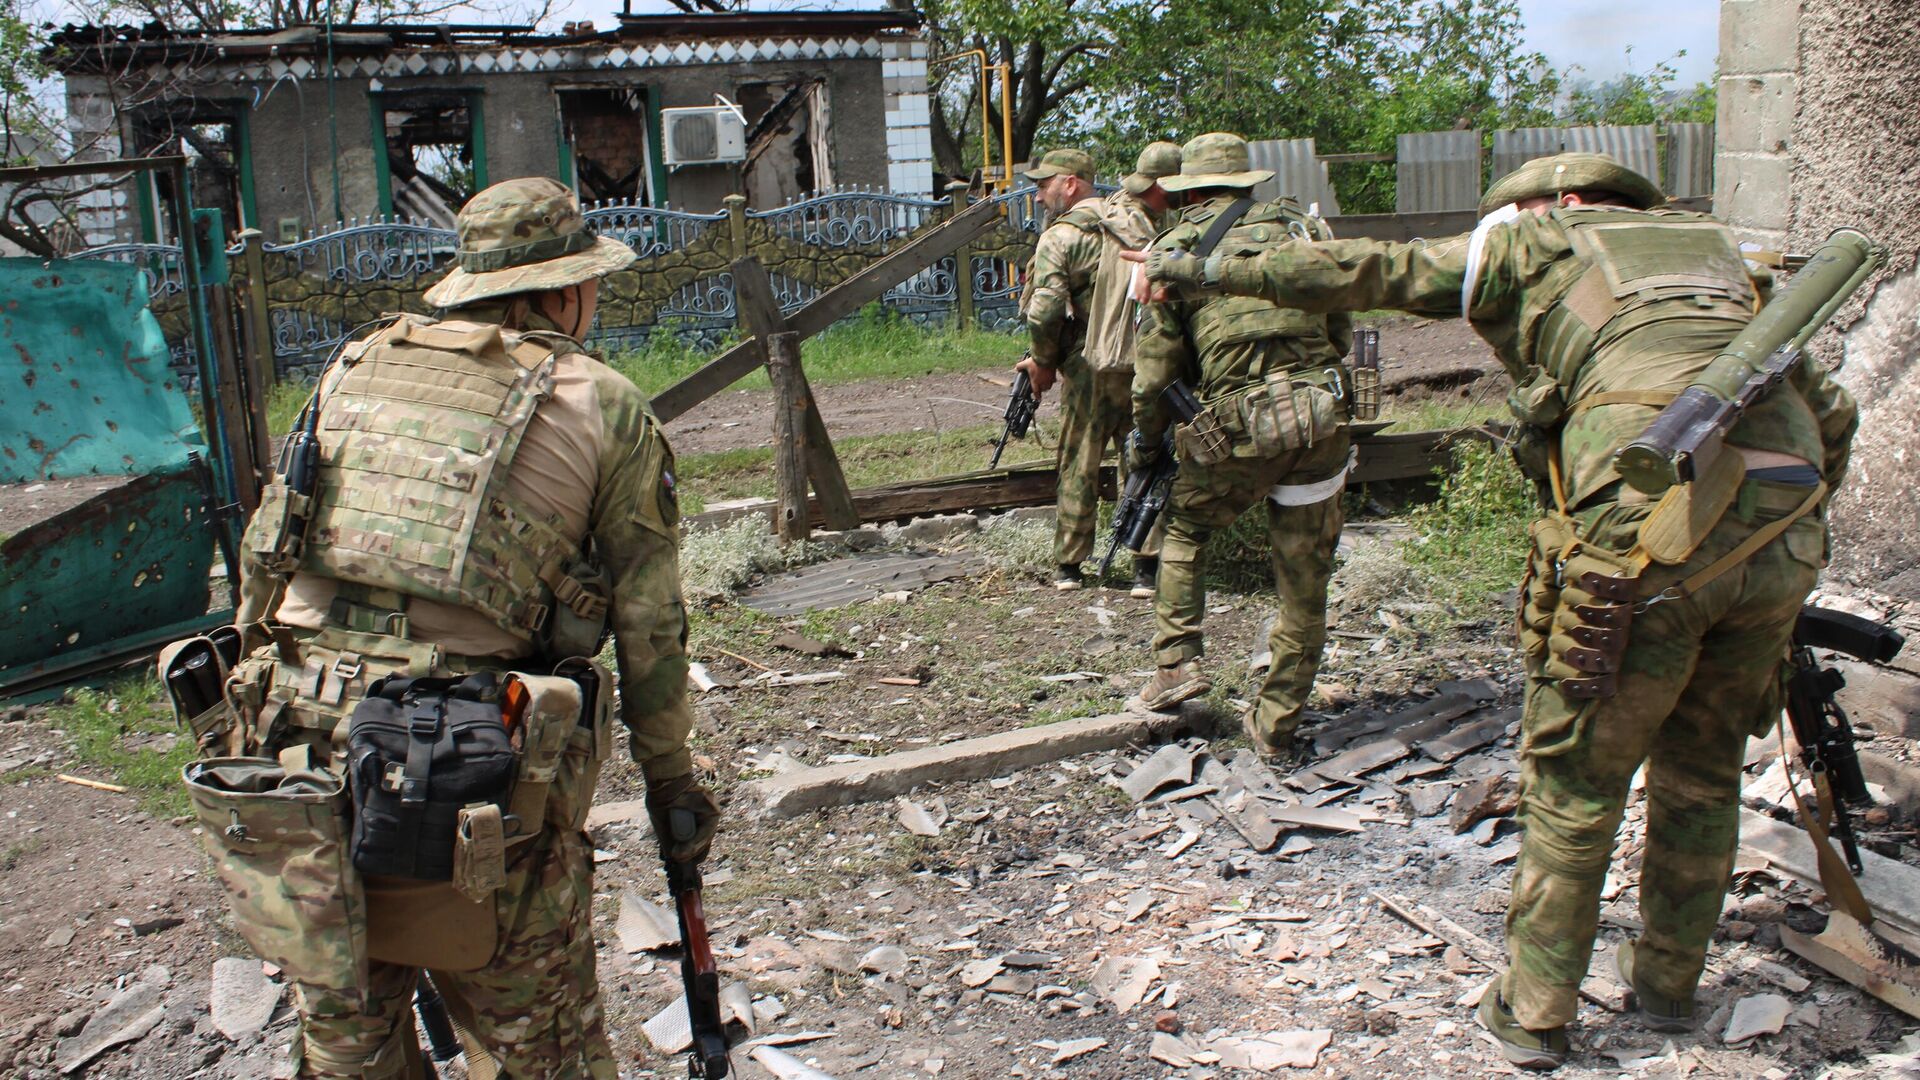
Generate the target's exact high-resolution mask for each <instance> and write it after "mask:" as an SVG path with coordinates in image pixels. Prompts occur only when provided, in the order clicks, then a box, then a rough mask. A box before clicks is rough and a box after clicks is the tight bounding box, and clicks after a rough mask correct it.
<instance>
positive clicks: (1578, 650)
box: [1541, 544, 1645, 698]
mask: <svg viewBox="0 0 1920 1080" xmlns="http://www.w3.org/2000/svg"><path fill="white" fill-rule="evenodd" d="M1644 568H1645V563H1644V562H1642V561H1640V560H1636V559H1633V558H1630V557H1628V556H1625V555H1617V554H1614V553H1613V552H1610V551H1607V550H1605V549H1603V548H1597V547H1589V546H1587V545H1584V544H1575V545H1574V546H1573V548H1572V549H1571V550H1570V551H1568V552H1567V554H1566V555H1565V556H1563V557H1562V558H1561V560H1560V561H1559V563H1558V564H1557V566H1556V567H1555V569H1556V570H1557V571H1558V574H1557V583H1558V585H1559V589H1560V595H1559V597H1558V602H1557V603H1556V604H1555V606H1554V612H1553V620H1552V623H1551V624H1550V625H1551V631H1550V633H1549V635H1548V638H1547V652H1546V657H1545V660H1544V662H1543V663H1542V665H1541V673H1542V674H1543V675H1545V676H1546V677H1548V678H1550V679H1558V680H1560V692H1561V693H1562V694H1563V695H1565V696H1566V697H1568V698H1607V697H1612V696H1613V694H1614V692H1615V690H1616V689H1617V685H1616V680H1615V678H1614V676H1615V675H1616V674H1617V673H1618V672H1619V670H1620V661H1621V658H1622V657H1624V656H1625V655H1626V651H1627V632H1628V629H1629V628H1630V627H1631V626H1632V625H1633V610H1634V603H1635V602H1636V601H1637V600H1638V599H1639V597H1638V587H1639V577H1640V572H1641V570H1643V569H1644Z"/></svg>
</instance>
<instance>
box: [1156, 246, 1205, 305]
mask: <svg viewBox="0 0 1920 1080" xmlns="http://www.w3.org/2000/svg"><path fill="white" fill-rule="evenodd" d="M1146 273H1147V280H1148V281H1150V282H1152V283H1153V284H1155V285H1160V286H1163V287H1165V288H1166V289H1167V291H1169V292H1171V293H1174V294H1176V295H1178V296H1181V297H1195V296H1206V295H1208V294H1210V293H1216V292H1219V291H1220V256H1218V255H1210V256H1208V257H1207V258H1206V259H1196V258H1194V257H1193V256H1192V255H1189V254H1187V253H1186V252H1184V251H1155V252H1153V253H1152V254H1150V255H1148V256H1147V262H1146Z"/></svg>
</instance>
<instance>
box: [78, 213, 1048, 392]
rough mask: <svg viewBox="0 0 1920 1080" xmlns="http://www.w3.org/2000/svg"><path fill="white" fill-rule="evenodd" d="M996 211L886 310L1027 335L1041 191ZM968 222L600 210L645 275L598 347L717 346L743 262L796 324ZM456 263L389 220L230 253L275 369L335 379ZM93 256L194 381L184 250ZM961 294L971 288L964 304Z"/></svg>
mask: <svg viewBox="0 0 1920 1080" xmlns="http://www.w3.org/2000/svg"><path fill="white" fill-rule="evenodd" d="M955 197H964V195H963V193H959V192H956V195H955ZM994 199H995V201H997V202H1001V203H1004V204H1005V205H1006V207H1007V211H1008V215H1007V220H1006V221H1005V223H1003V224H1002V225H1001V226H1000V227H999V228H997V229H996V230H994V232H993V233H991V234H989V236H988V237H987V238H986V239H985V240H983V241H981V242H979V243H976V244H975V245H974V246H973V247H972V248H971V249H969V250H967V251H964V252H962V253H960V254H959V255H957V256H950V257H948V258H946V259H943V260H941V261H940V262H938V263H936V264H935V265H933V266H931V267H929V268H928V269H926V270H924V271H922V272H921V273H919V274H917V275H915V276H914V277H912V278H910V279H908V280H907V281H905V282H902V283H901V284H899V285H897V286H895V287H894V288H893V289H891V290H889V291H888V293H887V294H886V296H885V297H884V298H883V300H882V303H883V304H884V305H885V307H886V308H887V309H889V310H891V311H893V312H896V313H898V314H900V315H902V316H904V317H906V318H908V319H911V320H913V321H915V322H918V323H922V324H933V323H937V322H945V321H952V320H955V319H959V320H961V321H971V322H973V323H974V324H976V325H979V326H983V327H999V326H1005V325H1008V324H1010V323H1011V322H1012V321H1013V317H1014V315H1013V307H1014V304H1015V300H1016V297H1017V294H1018V292H1019V287H1020V286H1019V273H1018V268H1019V267H1021V266H1023V265H1024V264H1025V262H1026V260H1027V258H1028V257H1029V256H1030V255H1031V254H1032V250H1033V242H1034V238H1035V236H1036V235H1037V233H1038V231H1039V227H1040V222H1039V214H1038V208H1037V207H1036V206H1035V204H1034V200H1033V189H1032V188H1022V189H1018V190H1015V191H1011V192H1006V193H1002V194H1000V195H996V196H994ZM953 207H954V201H953V199H951V198H949V199H915V198H907V197H902V196H898V195H892V194H887V193H884V192H879V191H869V190H842V191H831V192H826V193H822V194H817V195H813V196H810V197H808V198H805V199H798V200H795V201H793V202H790V203H788V204H786V205H785V206H779V207H774V208H772V209H767V210H750V209H748V208H747V207H746V204H745V200H744V199H741V198H739V197H734V198H732V199H729V200H728V201H727V205H726V208H725V209H723V210H721V211H719V212H717V213H712V214H690V213H686V212H684V211H679V210H671V209H666V208H662V207H652V206H638V205H632V204H626V203H592V204H589V205H588V206H587V207H586V208H585V213H584V216H585V218H586V223H587V227H588V228H589V229H590V230H592V231H593V232H594V233H596V234H597V235H600V236H607V237H612V238H614V239H616V240H619V241H620V242H622V243H624V244H626V245H627V246H628V247H630V248H632V249H633V251H634V254H635V255H636V256H638V258H637V259H636V260H635V262H634V264H633V266H632V267H630V268H629V269H627V270H623V271H621V272H619V273H616V274H612V275H609V276H608V277H607V278H606V279H605V280H603V282H602V285H601V292H600V314H599V317H598V320H597V322H596V325H595V328H594V331H593V334H592V343H593V344H595V345H597V346H599V347H602V348H608V349H614V350H619V349H625V348H632V347H635V346H637V345H639V344H640V343H641V342H643V341H645V339H646V338H648V337H649V336H651V335H653V334H656V333H671V334H674V335H677V336H679V337H682V338H686V339H691V340H693V341H696V342H698V343H701V344H703V345H707V346H711V345H714V344H716V343H717V342H718V341H719V340H720V339H722V338H724V337H725V336H727V335H728V334H729V333H731V332H732V331H733V329H734V323H735V308H734V291H733V276H732V274H731V273H730V272H729V271H728V268H729V267H730V266H731V265H732V264H733V262H734V261H735V260H736V259H739V258H741V257H742V256H745V255H753V256H755V257H757V258H758V259H759V260H760V262H761V264H762V265H763V266H765V267H766V268H767V271H768V274H769V276H770V278H771V280H772V282H773V289H774V296H775V297H776V299H778V300H779V302H780V306H781V308H782V309H783V310H786V311H789V312H791V311H794V310H796V309H798V308H800V307H803V306H804V305H806V304H807V303H808V302H810V301H811V300H813V299H814V298H815V297H816V296H818V295H819V294H820V293H822V292H824V291H825V290H827V289H829V288H832V287H833V286H834V285H835V284H837V283H838V282H840V281H841V280H843V279H845V278H846V277H848V276H849V275H851V274H853V273H855V272H857V271H858V270H860V269H861V268H862V267H865V266H866V265H868V264H869V263H871V262H872V261H874V260H875V259H878V258H881V257H882V256H884V255H886V254H887V252H889V251H891V250H892V249H894V248H896V247H898V246H900V245H901V244H902V243H904V242H905V241H906V240H908V239H909V238H911V237H913V236H914V235H916V234H917V233H919V232H921V231H923V230H925V229H928V228H931V227H933V226H934V225H936V224H938V223H939V222H940V221H942V220H944V219H945V218H946V217H947V216H949V215H950V214H951V213H952V212H953ZM456 248H457V238H456V236H455V233H454V232H453V230H451V229H444V228H440V227H437V226H434V225H431V224H426V223H422V222H419V221H411V220H399V219H388V218H375V219H368V220H354V221H347V222H344V223H342V224H341V225H340V226H338V227H337V228H334V229H331V230H328V231H325V232H319V233H311V234H309V235H308V236H306V237H304V238H302V239H300V240H297V241H294V242H292V243H286V244H275V243H267V242H264V240H263V238H262V237H260V236H258V235H257V234H256V235H254V236H251V237H249V238H247V239H245V240H243V241H242V242H240V243H238V244H235V245H234V246H233V247H232V248H229V249H228V251H227V255H228V264H229V266H230V268H231V279H230V281H229V283H228V284H229V286H230V290H231V295H232V296H233V298H234V302H235V303H236V304H239V303H242V302H245V301H247V300H248V299H251V300H253V301H254V302H255V303H256V304H257V305H258V308H259V309H262V310H264V311H265V312H266V314H267V323H268V328H269V332H268V334H267V335H266V336H267V338H268V339H269V343H270V346H271V349H272V353H273V361H274V366H275V368H276V369H277V370H278V371H279V372H280V373H282V374H287V373H295V372H301V371H303V370H307V369H311V368H312V367H314V366H315V365H317V364H318V363H320V362H321V361H322V360H324V359H325V357H326V356H327V355H328V353H330V352H331V351H332V350H333V349H334V347H335V346H337V345H338V344H339V343H340V342H341V341H342V340H344V339H345V338H346V337H347V336H348V335H350V334H352V333H353V332H354V330H355V329H356V328H357V327H359V326H360V325H361V324H362V323H365V322H367V321H368V320H370V319H373V318H377V317H378V316H379V315H380V314H382V313H383V312H389V311H402V310H409V311H422V310H425V309H426V308H425V305H424V304H423V302H422V301H421V295H420V294H421V293H422V292H424V291H425V289H426V288H427V286H429V285H431V284H432V283H433V282H435V281H437V280H438V279H439V278H440V277H441V275H442V274H444V273H445V272H446V271H447V270H448V269H449V268H450V267H451V265H452V263H453V258H454V254H455V250H456ZM79 256H80V257H85V258H95V259H108V260H113V261H119V262H130V263H134V264H136V265H138V266H140V267H141V269H142V272H143V274H144V275H145V277H146V281H147V286H148V293H149V296H150V297H151V303H152V306H153V308H154V311H155V314H156V315H157V316H159V318H160V321H161V326H162V328H163V329H164V330H165V331H166V332H167V337H168V340H169V342H171V343H172V345H173V353H174V358H175V361H176V364H177V366H179V367H180V368H181V369H182V371H183V373H185V372H187V371H190V369H191V364H192V347H191V344H190V334H189V333H188V329H187V325H186V322H185V308H186V304H185V297H184V291H185V288H186V284H185V281H184V278H183V276H182V274H181V270H180V249H179V247H178V246H177V245H169V244H118V245H114V246H112V247H101V248H93V249H90V250H87V251H83V252H80V253H79ZM963 262H964V263H965V270H964V271H963V270H962V265H961V264H962V263H963ZM962 280H965V281H967V282H968V283H969V285H970V288H968V289H967V290H965V291H964V292H963V290H962V289H961V288H960V286H959V283H960V282H961V281H962Z"/></svg>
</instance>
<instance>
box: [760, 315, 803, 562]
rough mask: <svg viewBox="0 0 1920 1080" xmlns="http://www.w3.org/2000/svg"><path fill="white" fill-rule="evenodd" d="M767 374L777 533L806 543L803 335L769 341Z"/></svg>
mask: <svg viewBox="0 0 1920 1080" xmlns="http://www.w3.org/2000/svg"><path fill="white" fill-rule="evenodd" d="M767 375H768V377H769V378H771V379H772V380H773V465H774V468H773V476H774V485H775V489H776V491H777V492H778V494H777V495H776V496H775V498H774V512H773V531H774V532H775V533H777V534H779V537H780V539H781V540H783V541H788V540H805V539H806V538H807V536H808V534H809V533H811V532H812V531H813V530H812V527H811V522H810V521H809V515H808V514H807V425H806V421H805V419H804V417H805V414H806V405H807V395H806V392H805V391H804V390H803V389H802V386H803V385H804V384H803V383H802V381H801V379H800V335H798V334H795V333H793V332H792V331H790V330H783V331H781V332H779V333H777V334H773V335H771V336H770V337H768V338H767Z"/></svg>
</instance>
